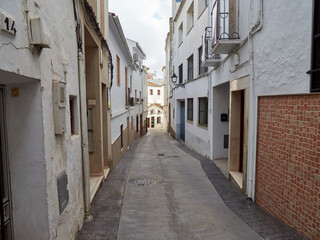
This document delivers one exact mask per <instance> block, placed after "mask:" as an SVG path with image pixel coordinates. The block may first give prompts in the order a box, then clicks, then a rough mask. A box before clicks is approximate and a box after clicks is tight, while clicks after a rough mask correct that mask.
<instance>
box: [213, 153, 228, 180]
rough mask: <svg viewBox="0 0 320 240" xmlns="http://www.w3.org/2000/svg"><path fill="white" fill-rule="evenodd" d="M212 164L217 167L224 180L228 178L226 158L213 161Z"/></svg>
mask: <svg viewBox="0 0 320 240" xmlns="http://www.w3.org/2000/svg"><path fill="white" fill-rule="evenodd" d="M213 162H214V163H215V164H216V165H217V167H218V168H219V169H220V171H221V172H222V173H223V175H224V176H225V177H226V178H229V171H228V158H221V159H214V160H213Z"/></svg>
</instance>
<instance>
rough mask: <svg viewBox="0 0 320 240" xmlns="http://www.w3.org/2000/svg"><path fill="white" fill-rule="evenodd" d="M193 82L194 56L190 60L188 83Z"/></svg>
mask: <svg viewBox="0 0 320 240" xmlns="http://www.w3.org/2000/svg"><path fill="white" fill-rule="evenodd" d="M191 80H193V55H191V56H190V57H189V58H188V81H191Z"/></svg>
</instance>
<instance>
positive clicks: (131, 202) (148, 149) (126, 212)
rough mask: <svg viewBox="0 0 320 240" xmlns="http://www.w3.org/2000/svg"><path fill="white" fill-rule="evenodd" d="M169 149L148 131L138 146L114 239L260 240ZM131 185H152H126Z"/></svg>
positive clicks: (187, 161) (166, 139)
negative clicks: (144, 180)
mask: <svg viewBox="0 0 320 240" xmlns="http://www.w3.org/2000/svg"><path fill="white" fill-rule="evenodd" d="M174 143H175V140H173V139H172V138H170V136H168V135H167V134H165V133H164V131H163V130H150V131H149V134H148V135H147V136H146V137H144V138H143V139H142V140H141V141H140V143H139V145H138V147H137V150H136V152H135V156H134V159H133V162H132V165H131V168H130V171H129V175H128V182H129V183H127V184H126V188H125V195H124V201H123V207H122V212H121V218H120V225H119V232H118V239H260V236H259V235H258V234H257V233H256V232H254V231H253V230H252V229H251V228H250V227H248V226H247V225H246V224H245V223H244V222H243V221H242V220H241V219H240V218H239V217H237V216H236V215H235V214H234V213H233V212H232V211H231V210H230V209H229V208H228V207H227V206H226V205H225V204H224V202H223V201H222V199H221V198H220V196H219V195H218V193H217V191H216V190H215V189H214V187H213V186H212V184H211V183H210V181H209V180H208V178H207V176H206V174H205V173H204V172H203V170H202V167H201V164H200V162H199V161H197V160H196V159H194V158H193V157H191V156H190V155H188V154H186V153H185V152H183V151H182V150H181V149H179V148H178V147H176V146H175V144H174ZM162 155H163V156H162ZM136 179H141V180H143V179H148V180H151V181H155V182H152V183H150V185H149V184H148V183H147V184H146V185H144V186H140V185H136V184H134V183H131V182H132V180H136Z"/></svg>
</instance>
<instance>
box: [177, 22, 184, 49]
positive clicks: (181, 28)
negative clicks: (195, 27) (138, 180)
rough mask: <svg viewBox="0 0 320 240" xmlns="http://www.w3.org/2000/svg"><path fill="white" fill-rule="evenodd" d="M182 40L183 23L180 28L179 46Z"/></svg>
mask: <svg viewBox="0 0 320 240" xmlns="http://www.w3.org/2000/svg"><path fill="white" fill-rule="evenodd" d="M182 38H183V22H182V23H181V25H180V27H179V35H178V43H179V46H180V45H181V43H182Z"/></svg>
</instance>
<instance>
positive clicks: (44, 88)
mask: <svg viewBox="0 0 320 240" xmlns="http://www.w3.org/2000/svg"><path fill="white" fill-rule="evenodd" d="M37 4H38V5H39V6H37V5H35V4H34V2H29V1H28V2H21V1H18V0H14V1H9V0H5V1H1V3H0V8H1V9H4V10H5V11H6V12H8V13H9V14H11V15H12V16H13V17H14V18H15V21H16V23H15V25H16V28H17V34H16V36H15V37H11V36H7V35H4V34H2V33H1V34H0V58H1V59H5V61H0V69H2V70H4V71H6V72H7V73H10V72H11V73H15V74H17V75H9V78H6V79H5V78H3V74H4V73H0V74H1V82H0V83H1V84H5V87H6V88H7V89H8V92H7V93H9V91H10V87H11V86H13V85H12V84H15V86H18V87H21V88H20V91H21V92H20V97H18V98H17V99H10V98H9V96H8V103H7V104H8V106H10V108H12V109H11V110H10V112H9V113H8V117H9V118H10V119H9V120H10V121H9V120H8V122H10V124H9V126H8V129H9V131H10V132H11V133H12V135H11V134H10V138H9V142H10V143H12V146H21V147H20V148H16V149H14V151H15V152H14V154H10V155H9V161H10V163H12V165H13V166H10V167H11V168H13V169H14V170H13V174H12V176H11V181H12V200H13V216H14V219H15V220H14V221H15V222H14V234H15V237H16V238H17V239H20V238H23V239H44V238H45V239H72V238H73V237H74V235H75V233H76V232H77V230H78V229H79V227H81V225H82V222H83V215H84V211H83V192H82V189H83V187H82V186H83V185H82V183H83V182H82V164H81V144H80V138H79V137H76V136H74V137H71V136H70V121H69V106H68V98H69V95H74V96H77V99H78V100H77V106H79V103H78V101H79V94H78V73H77V41H76V37H75V21H74V12H73V4H72V1H69V2H65V1H62V0H61V1H60V0H58V1H54V2H46V1H40V2H39V1H38V2H37ZM26 9H28V10H29V12H28V17H40V18H41V21H42V25H43V31H44V33H45V41H47V42H48V43H49V46H50V48H49V49H43V50H42V51H41V53H40V54H36V53H34V54H33V53H32V51H31V49H30V48H29V40H28V35H27V31H26V29H27V22H26V19H25V18H26V15H25V10H26ZM61 43H63V44H61ZM63 62H65V63H66V64H67V65H66V70H67V73H66V75H64V71H63ZM21 76H26V77H29V78H33V79H37V80H34V83H30V84H25V85H23V78H24V77H21ZM54 79H57V80H59V81H65V82H66V101H67V104H66V109H65V111H66V112H65V114H66V133H65V134H64V135H62V136H55V134H54V127H53V126H54V123H53V108H52V80H54ZM18 109H20V111H19V112H16V110H18ZM17 117H19V118H17ZM76 117H78V116H76ZM21 119H24V122H21ZM19 127H25V128H24V129H21V131H18V129H19ZM78 129H79V127H78ZM14 134H16V138H14V139H13V136H14ZM19 138H20V140H18V139H19ZM17 149H19V151H17ZM9 151H10V150H9ZM64 170H66V172H67V175H68V179H69V183H68V189H69V196H70V199H69V203H68V205H67V207H66V209H65V210H64V212H63V213H62V214H60V213H59V204H58V193H57V176H58V175H59V174H60V173H61V172H62V171H64ZM33 198H34V199H33ZM35 203H37V204H35ZM22 206H23V208H24V209H21V207H22ZM35 214H36V215H35ZM26 216H29V217H30V218H31V219H30V220H28V221H25V217H26ZM32 216H34V217H32ZM29 217H28V218H29ZM23 219H24V220H23Z"/></svg>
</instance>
